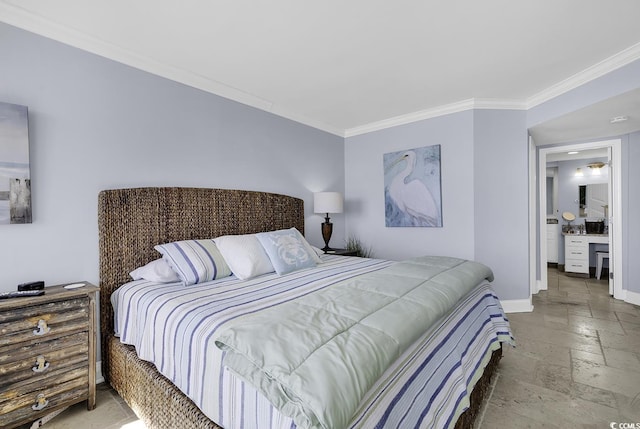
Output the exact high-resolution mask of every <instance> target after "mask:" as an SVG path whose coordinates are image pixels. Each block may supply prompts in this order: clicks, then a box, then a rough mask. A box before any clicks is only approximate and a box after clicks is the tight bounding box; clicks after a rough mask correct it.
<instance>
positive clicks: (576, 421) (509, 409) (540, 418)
mask: <svg viewBox="0 0 640 429" xmlns="http://www.w3.org/2000/svg"><path fill="white" fill-rule="evenodd" d="M548 280H549V282H548V283H549V288H548V290H546V291H541V292H540V293H538V295H536V296H534V298H533V305H534V311H533V312H532V313H519V314H510V315H508V318H509V321H510V323H511V328H512V330H513V333H514V337H515V338H516V343H517V347H516V348H515V349H514V348H510V347H505V350H504V357H503V359H502V360H501V362H500V366H499V371H498V376H497V377H496V380H495V385H494V389H493V393H492V395H491V397H490V400H489V402H488V404H487V405H486V408H485V410H484V414H483V416H482V419H481V421H480V422H481V424H480V427H481V428H482V429H494V428H567V427H571V428H594V429H595V428H609V427H611V426H610V423H612V422H617V423H623V422H625V423H638V422H640V307H638V306H634V305H631V304H627V303H625V302H621V301H617V300H614V299H612V298H611V297H610V296H609V289H608V284H607V282H606V281H605V280H600V281H598V280H596V279H594V278H591V279H581V278H575V277H568V276H566V275H564V273H558V271H557V270H556V269H549V273H548ZM618 427H619V426H618ZM631 427H636V426H631Z"/></svg>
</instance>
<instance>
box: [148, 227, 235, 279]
mask: <svg viewBox="0 0 640 429" xmlns="http://www.w3.org/2000/svg"><path fill="white" fill-rule="evenodd" d="M154 249H156V250H157V251H158V252H160V253H161V254H162V258H163V259H165V260H166V261H167V262H168V263H169V265H170V266H171V268H173V269H174V271H175V272H176V273H177V274H178V276H179V277H180V280H182V282H183V283H184V284H185V285H187V286H189V285H193V284H197V283H202V282H208V281H211V280H215V279H219V278H222V277H227V276H230V275H231V269H229V266H228V265H227V263H226V262H225V260H224V258H223V257H222V254H221V253H220V251H219V250H218V248H217V247H216V244H215V243H214V241H213V240H212V239H206V240H184V241H174V242H172V243H165V244H159V245H157V246H155V247H154Z"/></svg>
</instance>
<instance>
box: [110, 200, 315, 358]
mask: <svg viewBox="0 0 640 429" xmlns="http://www.w3.org/2000/svg"><path fill="white" fill-rule="evenodd" d="M291 227H296V228H297V229H298V230H299V231H300V232H302V233H304V202H303V201H302V200H301V199H299V198H294V197H289V196H286V195H279V194H271V193H266V192H255V191H238V190H230V189H202V188H134V189H114V190H107V191H102V192H100V194H99V196H98V230H99V235H100V322H101V330H102V333H103V337H104V336H106V335H110V334H112V333H113V310H112V307H111V301H110V298H111V293H112V292H113V291H114V290H115V289H117V288H118V287H119V286H120V285H122V284H124V283H126V282H128V281H130V279H131V278H130V277H129V272H130V271H132V270H133V269H135V268H137V267H140V266H142V265H144V264H146V263H147V262H150V261H152V260H154V259H157V258H158V257H159V256H160V254H159V253H158V252H157V251H155V250H154V249H153V246H155V245H156V244H161V243H168V242H171V241H177V240H187V239H199V238H214V237H218V236H220V235H226V234H250V233H254V232H262V231H271V230H276V229H284V228H291ZM102 344H103V347H104V344H105V341H104V338H103V342H102ZM103 354H104V350H103Z"/></svg>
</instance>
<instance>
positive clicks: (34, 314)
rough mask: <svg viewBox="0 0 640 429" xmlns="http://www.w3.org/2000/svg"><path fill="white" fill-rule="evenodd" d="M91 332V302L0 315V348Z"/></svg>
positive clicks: (49, 306)
mask: <svg viewBox="0 0 640 429" xmlns="http://www.w3.org/2000/svg"><path fill="white" fill-rule="evenodd" d="M88 329H89V300H88V299H82V298H79V299H73V300H67V301H57V302H51V303H47V304H42V305H34V306H30V307H22V308H16V309H14V310H12V311H6V312H3V313H0V347H2V346H4V345H7V344H16V343H20V342H26V341H29V342H40V341H46V340H48V339H50V338H55V337H58V336H60V335H65V334H69V333H73V332H79V331H87V330H88Z"/></svg>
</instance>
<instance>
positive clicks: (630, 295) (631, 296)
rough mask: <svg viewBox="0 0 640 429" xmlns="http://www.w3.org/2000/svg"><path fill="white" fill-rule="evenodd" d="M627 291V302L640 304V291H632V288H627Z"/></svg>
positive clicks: (625, 298)
mask: <svg viewBox="0 0 640 429" xmlns="http://www.w3.org/2000/svg"><path fill="white" fill-rule="evenodd" d="M625 292H626V296H625V297H624V300H625V301H626V302H628V303H629V304H634V305H640V293H638V292H631V291H630V290H627V291H625Z"/></svg>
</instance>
